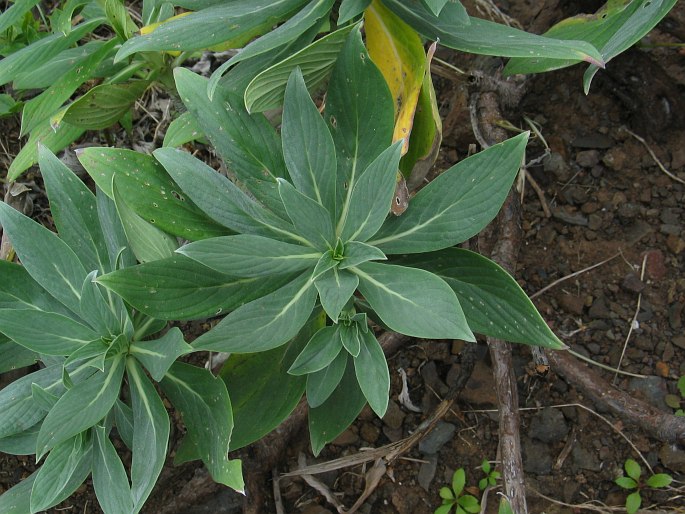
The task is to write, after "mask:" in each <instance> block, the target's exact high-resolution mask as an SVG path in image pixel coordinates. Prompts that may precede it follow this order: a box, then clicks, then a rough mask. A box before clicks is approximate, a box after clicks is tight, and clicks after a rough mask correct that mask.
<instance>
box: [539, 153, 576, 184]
mask: <svg viewBox="0 0 685 514" xmlns="http://www.w3.org/2000/svg"><path fill="white" fill-rule="evenodd" d="M542 165H543V169H544V170H545V172H546V173H551V174H553V175H554V176H555V177H556V178H557V180H559V181H561V182H566V181H567V180H568V179H569V178H571V169H570V167H569V165H568V164H567V163H566V161H565V160H564V157H563V156H562V155H561V154H559V153H556V152H552V153H550V154H549V155H548V156H547V157H545V158H544V159H543V161H542Z"/></svg>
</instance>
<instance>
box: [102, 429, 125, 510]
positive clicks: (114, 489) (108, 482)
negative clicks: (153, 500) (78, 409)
mask: <svg viewBox="0 0 685 514" xmlns="http://www.w3.org/2000/svg"><path fill="white" fill-rule="evenodd" d="M93 432H94V438H95V440H94V441H93V488H94V489H95V494H96V495H97V498H98V503H99V504H100V506H101V507H102V510H103V511H105V512H106V513H107V514H130V513H131V512H133V498H132V497H131V486H130V485H129V483H128V476H126V469H124V464H123V463H122V462H121V459H120V458H119V455H118V454H117V451H116V449H115V448H114V445H113V444H112V441H110V440H109V437H107V433H106V432H105V428H104V427H101V426H96V427H95V428H94V430H93Z"/></svg>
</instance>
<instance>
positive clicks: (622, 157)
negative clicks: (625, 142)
mask: <svg viewBox="0 0 685 514" xmlns="http://www.w3.org/2000/svg"><path fill="white" fill-rule="evenodd" d="M626 159H627V156H626V153H625V152H624V151H623V148H621V147H620V146H614V147H612V148H610V149H609V150H608V151H607V153H605V154H604V157H602V163H603V164H604V165H605V166H606V167H607V168H610V169H612V170H614V171H621V170H622V169H623V168H624V167H625V164H626Z"/></svg>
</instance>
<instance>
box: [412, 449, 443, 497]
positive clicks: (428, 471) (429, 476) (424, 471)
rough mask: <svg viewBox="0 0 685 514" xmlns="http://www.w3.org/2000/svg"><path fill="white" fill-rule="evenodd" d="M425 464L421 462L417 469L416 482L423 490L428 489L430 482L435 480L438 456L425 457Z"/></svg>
mask: <svg viewBox="0 0 685 514" xmlns="http://www.w3.org/2000/svg"><path fill="white" fill-rule="evenodd" d="M425 460H426V461H427V462H423V463H422V464H421V467H420V468H419V476H418V477H417V481H418V483H419V485H420V486H421V487H423V489H424V490H426V491H428V490H429V489H430V485H431V482H433V478H435V471H436V470H437V469H438V456H437V455H436V454H431V455H427V456H426V459H425Z"/></svg>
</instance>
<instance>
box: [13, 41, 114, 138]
mask: <svg viewBox="0 0 685 514" xmlns="http://www.w3.org/2000/svg"><path fill="white" fill-rule="evenodd" d="M117 42H118V41H117V40H115V39H112V40H111V41H109V42H108V43H107V44H105V45H103V46H102V47H100V48H98V49H97V50H96V51H95V52H93V53H92V54H90V55H89V56H88V57H86V58H85V59H84V60H83V61H81V62H80V63H79V65H78V66H74V67H72V68H71V69H70V70H69V71H68V72H67V73H65V74H64V75H62V76H61V77H60V78H59V79H57V80H56V81H55V83H54V84H52V85H51V86H50V87H49V88H48V89H46V90H45V91H43V92H42V93H41V94H40V95H38V96H37V97H35V98H32V99H31V100H29V101H28V102H26V103H25V104H24V109H23V111H22V116H21V133H20V135H22V136H23V135H25V134H28V133H30V132H32V131H33V130H34V129H35V128H37V127H38V125H39V124H40V123H41V122H44V121H45V120H48V119H49V118H50V117H51V116H52V115H53V114H55V113H56V112H57V110H58V109H59V108H60V107H61V105H62V104H63V103H64V102H66V101H67V100H68V99H69V98H70V97H71V95H73V94H74V92H75V91H76V90H77V89H78V88H79V86H80V85H81V84H83V83H84V82H86V81H87V80H89V79H90V78H92V75H93V73H94V71H95V68H96V67H97V66H98V65H99V64H100V62H101V61H102V60H103V59H104V58H105V57H106V55H107V54H108V53H109V52H111V51H112V50H113V48H114V46H115V45H116V44H117ZM53 129H54V127H53Z"/></svg>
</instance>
